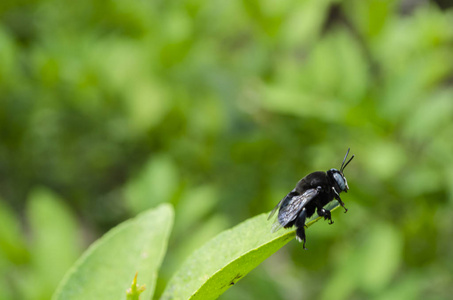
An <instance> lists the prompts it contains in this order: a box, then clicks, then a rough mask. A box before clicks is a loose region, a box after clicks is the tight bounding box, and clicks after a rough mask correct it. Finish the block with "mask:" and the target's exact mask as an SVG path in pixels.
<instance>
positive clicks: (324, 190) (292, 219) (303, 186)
mask: <svg viewBox="0 0 453 300" xmlns="http://www.w3.org/2000/svg"><path fill="white" fill-rule="evenodd" d="M348 154H349V149H348V151H347V152H346V155H345V157H344V159H343V163H342V164H341V167H340V171H338V170H337V169H330V170H329V171H327V172H322V171H317V172H313V173H311V174H308V175H307V176H305V177H304V178H302V179H301V180H299V182H298V183H297V185H296V187H295V188H294V189H293V190H292V191H291V192H289V194H288V195H286V196H285V198H283V199H282V200H281V201H280V202H279V203H278V204H277V206H275V208H274V209H273V210H272V211H271V213H270V214H269V218H268V220H269V219H270V218H271V217H272V216H273V215H274V214H275V212H276V211H277V209H279V211H278V219H277V221H275V223H274V224H273V226H272V232H275V231H277V230H279V229H280V228H282V227H284V228H289V227H292V226H294V225H295V226H296V228H297V229H296V239H297V240H298V241H299V242H302V241H303V242H304V245H303V246H304V249H306V248H305V241H306V238H305V229H304V226H305V220H306V219H307V218H310V217H311V216H312V215H313V214H314V213H315V210H317V213H318V215H319V216H320V217H324V219H325V220H329V224H333V221H332V217H331V214H330V210H327V209H325V208H324V206H325V205H326V204H327V203H329V202H330V201H333V200H334V199H336V200H338V202H339V203H340V205H341V206H342V207H343V208H344V209H345V213H346V212H347V211H348V209H347V208H346V207H344V203H343V201H341V198H340V193H341V192H343V191H344V192H348V190H349V187H348V182H347V181H346V177H344V175H343V170H344V168H346V166H347V165H348V164H349V163H350V162H351V160H352V159H353V158H354V155H352V157H351V158H350V159H349V160H348V162H347V163H345V161H346V158H347V157H348Z"/></svg>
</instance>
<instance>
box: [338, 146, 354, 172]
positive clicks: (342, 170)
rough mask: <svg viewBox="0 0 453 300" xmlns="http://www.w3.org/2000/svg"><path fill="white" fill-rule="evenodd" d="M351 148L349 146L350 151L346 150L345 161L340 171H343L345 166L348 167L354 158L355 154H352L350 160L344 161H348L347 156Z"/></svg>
mask: <svg viewBox="0 0 453 300" xmlns="http://www.w3.org/2000/svg"><path fill="white" fill-rule="evenodd" d="M350 149H351V148H348V151H347V152H346V155H345V156H344V159H343V163H342V164H341V167H340V172H341V173H343V170H344V168H346V166H347V165H348V164H349V163H350V162H351V160H352V159H353V158H354V154H353V155H352V156H351V158H350V159H349V160H348V162H347V163H346V164H345V163H344V162H345V161H346V158H347V157H348V154H349V150H350Z"/></svg>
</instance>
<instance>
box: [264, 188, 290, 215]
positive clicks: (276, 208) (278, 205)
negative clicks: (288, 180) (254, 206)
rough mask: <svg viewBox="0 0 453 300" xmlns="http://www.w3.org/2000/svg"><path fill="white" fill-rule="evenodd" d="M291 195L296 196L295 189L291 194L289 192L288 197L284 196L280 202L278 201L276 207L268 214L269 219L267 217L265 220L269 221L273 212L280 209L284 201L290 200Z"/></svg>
mask: <svg viewBox="0 0 453 300" xmlns="http://www.w3.org/2000/svg"><path fill="white" fill-rule="evenodd" d="M293 195H297V194H296V189H293V190H292V191H291V192H289V194H288V195H286V196H285V197H283V199H282V200H280V202H278V204H277V205H275V207H274V209H273V210H272V211H271V212H270V214H269V217H267V220H270V219H271V218H272V216H273V215H274V214H275V212H276V211H277V210H278V209H279V208H280V206H281V205H282V203H283V201H285V200H286V199H288V198H291V197H292V196H293Z"/></svg>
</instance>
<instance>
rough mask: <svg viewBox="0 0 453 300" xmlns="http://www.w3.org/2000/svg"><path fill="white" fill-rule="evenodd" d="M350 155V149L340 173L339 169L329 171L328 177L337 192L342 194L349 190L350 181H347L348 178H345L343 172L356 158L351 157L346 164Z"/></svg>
mask: <svg viewBox="0 0 453 300" xmlns="http://www.w3.org/2000/svg"><path fill="white" fill-rule="evenodd" d="M348 154H349V149H348V152H346V155H345V156H344V159H343V163H342V164H341V167H340V171H338V170H337V169H330V170H329V171H327V176H328V177H329V178H330V179H331V180H332V182H333V183H334V185H335V190H336V191H337V193H341V192H346V193H347V192H348V190H349V186H348V181H347V180H346V177H344V174H343V170H344V168H346V166H347V165H348V164H349V163H350V162H351V160H352V159H353V158H354V155H353V156H351V158H350V159H349V160H348V162H347V163H345V161H346V158H347V157H348Z"/></svg>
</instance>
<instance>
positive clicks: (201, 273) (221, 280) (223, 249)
mask: <svg viewBox="0 0 453 300" xmlns="http://www.w3.org/2000/svg"><path fill="white" fill-rule="evenodd" d="M332 207H333V208H332ZM335 208H337V204H336V201H335V202H334V203H332V205H331V207H328V209H335ZM318 219H319V218H315V219H312V220H309V221H308V222H307V223H306V225H307V226H310V225H311V224H313V223H314V222H316V221H317V220H318ZM272 223H273V222H271V221H268V220H267V214H261V215H258V216H256V217H254V218H251V219H249V220H247V221H245V222H242V223H241V224H239V225H237V226H235V227H233V228H232V229H229V230H226V231H224V232H222V233H220V234H219V235H217V236H216V237H215V238H213V239H212V240H210V241H209V242H207V243H206V244H205V245H204V246H202V247H201V248H200V249H198V250H197V251H195V252H194V253H193V254H192V255H191V256H190V257H189V258H188V259H187V261H186V262H185V263H184V264H183V266H182V267H181V269H179V270H178V271H177V273H176V274H175V275H174V276H173V278H172V279H171V280H170V282H169V283H168V286H167V288H166V290H165V291H164V293H163V295H162V297H161V300H165V299H204V300H206V299H216V298H217V297H219V296H220V295H221V294H222V293H224V292H225V291H226V290H227V289H228V288H230V287H231V286H233V285H234V284H235V283H236V282H237V281H239V280H240V279H241V278H242V277H244V276H245V275H246V274H248V273H249V272H250V271H251V270H253V269H254V268H255V267H257V266H258V265H259V264H260V263H261V262H263V261H264V260H265V259H266V258H268V257H269V256H271V255H272V254H273V253H275V252H276V251H277V250H278V249H280V248H281V247H283V246H284V245H285V244H286V243H288V242H289V241H290V240H292V239H293V238H294V237H295V232H294V230H280V231H278V232H275V233H271V227H272ZM301 249H302V245H301Z"/></svg>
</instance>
